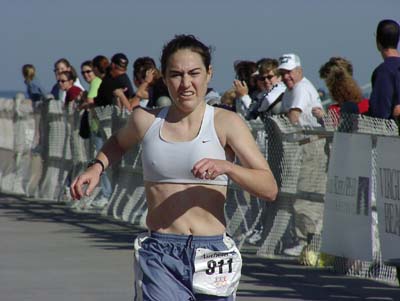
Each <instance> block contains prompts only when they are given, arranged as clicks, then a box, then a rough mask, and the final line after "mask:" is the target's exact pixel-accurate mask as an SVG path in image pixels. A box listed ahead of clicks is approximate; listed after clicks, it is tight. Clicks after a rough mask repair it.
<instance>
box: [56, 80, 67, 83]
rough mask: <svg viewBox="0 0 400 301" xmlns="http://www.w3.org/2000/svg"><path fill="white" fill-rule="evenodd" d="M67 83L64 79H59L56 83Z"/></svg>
mask: <svg viewBox="0 0 400 301" xmlns="http://www.w3.org/2000/svg"><path fill="white" fill-rule="evenodd" d="M67 81H68V80H66V79H59V80H58V81H57V82H58V83H61V84H63V83H65V82H67Z"/></svg>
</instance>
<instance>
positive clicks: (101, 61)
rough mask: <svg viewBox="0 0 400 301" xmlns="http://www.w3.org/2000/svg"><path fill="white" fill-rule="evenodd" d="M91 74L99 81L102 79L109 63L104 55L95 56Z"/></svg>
mask: <svg viewBox="0 0 400 301" xmlns="http://www.w3.org/2000/svg"><path fill="white" fill-rule="evenodd" d="M92 64H93V72H94V74H96V76H97V77H98V78H100V79H103V78H104V77H105V76H106V74H107V72H108V69H109V67H110V61H109V60H108V58H106V57H105V56H104V55H97V56H96V57H94V58H93V60H92Z"/></svg>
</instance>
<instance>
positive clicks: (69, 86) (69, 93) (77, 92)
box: [57, 70, 84, 106]
mask: <svg viewBox="0 0 400 301" xmlns="http://www.w3.org/2000/svg"><path fill="white" fill-rule="evenodd" d="M75 81H76V75H75V74H74V73H73V72H72V71H71V70H68V71H61V72H60V73H59V74H58V80H57V82H58V85H59V86H60V90H62V91H64V92H65V106H68V105H69V104H70V103H71V102H76V103H77V105H78V102H79V101H80V99H81V96H82V93H83V91H84V90H83V89H81V88H80V87H78V86H75V85H74V83H75Z"/></svg>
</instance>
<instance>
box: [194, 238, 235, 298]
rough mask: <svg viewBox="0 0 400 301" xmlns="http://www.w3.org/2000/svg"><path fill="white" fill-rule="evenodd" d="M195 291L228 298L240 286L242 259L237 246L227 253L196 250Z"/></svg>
mask: <svg viewBox="0 0 400 301" xmlns="http://www.w3.org/2000/svg"><path fill="white" fill-rule="evenodd" d="M194 267H195V272H194V275H193V291H194V292H195V293H198V294H205V295H212V296H222V297H227V296H230V295H231V294H232V293H234V292H235V291H236V289H237V287H238V285H239V279H240V275H241V269H242V257H241V255H240V252H239V250H238V249H237V247H236V246H234V247H232V248H230V249H229V250H225V251H211V250H209V249H203V248H198V249H196V257H195V260H194Z"/></svg>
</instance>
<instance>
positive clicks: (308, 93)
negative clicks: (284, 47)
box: [278, 54, 327, 256]
mask: <svg viewBox="0 0 400 301" xmlns="http://www.w3.org/2000/svg"><path fill="white" fill-rule="evenodd" d="M278 69H279V71H280V73H281V75H282V80H283V82H284V83H285V85H286V87H287V90H286V91H285V93H284V95H283V98H282V112H283V113H285V114H287V116H288V118H289V120H290V122H291V123H292V124H295V125H300V126H312V127H314V126H319V123H318V121H317V119H316V118H315V117H314V116H313V115H312V109H313V108H320V109H321V110H322V104H321V100H320V98H319V95H318V92H317V90H316V89H315V87H314V86H313V84H312V83H311V82H310V81H309V80H308V79H306V78H305V77H304V76H303V69H302V67H301V62H300V58H299V57H298V56H297V55H296V54H284V55H282V56H281V57H280V58H279V67H278ZM324 146H325V141H324V140H322V139H321V140H313V141H310V142H309V143H307V144H304V145H302V147H301V154H300V155H301V156H300V158H301V161H300V162H299V164H300V166H301V168H300V174H299V176H298V182H297V191H299V192H301V191H305V192H307V191H313V192H319V191H321V192H322V191H323V190H324V188H325V187H322V186H324V185H322V184H321V185H319V184H320V183H325V182H324V180H323V177H324V175H323V174H320V173H318V170H320V166H321V164H323V165H325V164H326V161H327V160H326V159H327V158H326V154H325V152H324ZM293 210H294V224H295V230H296V231H295V234H296V235H295V237H294V240H293V245H291V246H288V248H286V249H285V250H284V253H285V254H286V255H291V256H298V255H300V253H301V251H302V250H303V247H304V246H305V245H306V244H307V242H308V240H309V238H310V237H312V236H313V235H314V234H315V233H319V232H320V230H321V227H322V214H323V206H322V204H321V203H317V202H312V201H309V200H305V199H295V200H294V203H293Z"/></svg>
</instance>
